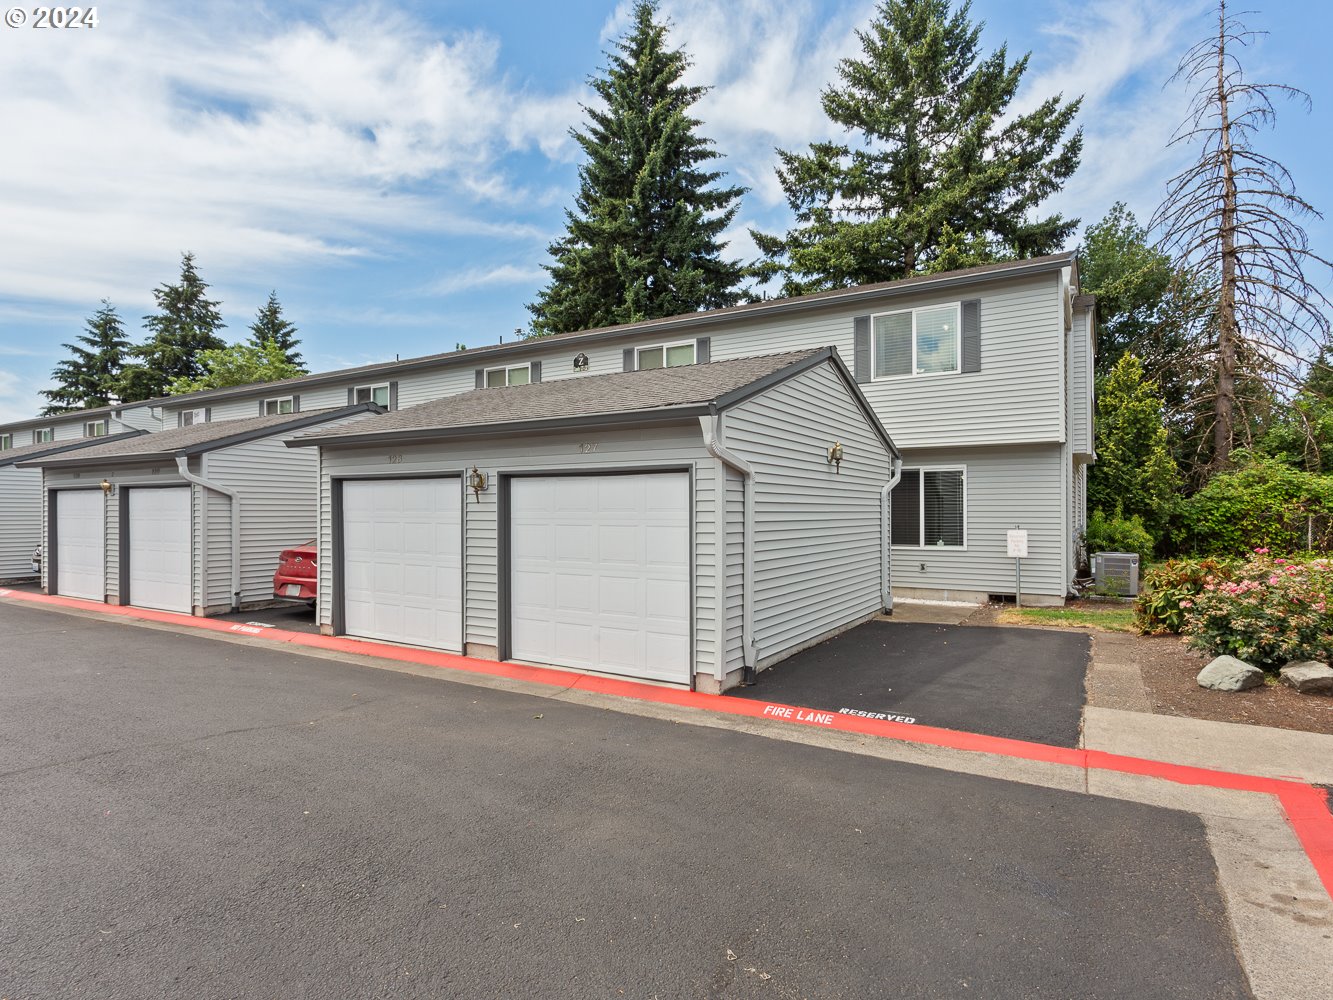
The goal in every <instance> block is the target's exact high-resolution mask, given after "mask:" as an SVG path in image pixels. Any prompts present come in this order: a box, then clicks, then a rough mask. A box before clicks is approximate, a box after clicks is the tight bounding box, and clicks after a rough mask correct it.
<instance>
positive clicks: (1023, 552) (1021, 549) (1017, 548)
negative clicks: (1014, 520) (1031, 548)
mask: <svg viewBox="0 0 1333 1000" xmlns="http://www.w3.org/2000/svg"><path fill="white" fill-rule="evenodd" d="M1008 537H1009V558H1010V559H1026V558H1027V557H1028V533H1027V532H1026V531H1025V530H1024V529H1022V528H1011V529H1010V530H1009V536H1008Z"/></svg>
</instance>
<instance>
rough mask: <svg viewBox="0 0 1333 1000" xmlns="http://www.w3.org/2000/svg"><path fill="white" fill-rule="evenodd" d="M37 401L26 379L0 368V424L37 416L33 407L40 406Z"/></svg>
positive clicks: (37, 398) (34, 392) (36, 396)
mask: <svg viewBox="0 0 1333 1000" xmlns="http://www.w3.org/2000/svg"><path fill="white" fill-rule="evenodd" d="M40 388H45V386H44V385H43V386H41V387H40ZM39 400H40V397H39V396H38V395H37V393H36V391H35V390H34V389H33V388H32V387H31V385H30V384H29V382H28V380H27V379H25V378H23V377H22V376H20V375H18V374H16V373H14V372H11V371H6V370H5V369H3V368H0V424H5V423H9V422H11V421H14V420H30V419H32V418H33V417H35V416H36V415H37V412H38V410H37V409H35V408H34V407H37V406H40V403H39Z"/></svg>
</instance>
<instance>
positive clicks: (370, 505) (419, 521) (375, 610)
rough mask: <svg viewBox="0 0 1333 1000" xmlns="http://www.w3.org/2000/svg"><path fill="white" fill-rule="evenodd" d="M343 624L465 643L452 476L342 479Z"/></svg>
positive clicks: (365, 631) (366, 632)
mask: <svg viewBox="0 0 1333 1000" xmlns="http://www.w3.org/2000/svg"><path fill="white" fill-rule="evenodd" d="M342 493H343V503H342V509H343V618H344V622H343V629H344V631H345V632H347V633H348V634H349V635H359V636H365V637H367V638H371V639H384V640H387V641H390V642H406V643H412V644H414V645H420V646H432V647H435V648H439V649H448V650H454V651H458V650H461V649H462V643H463V630H462V607H463V596H462V588H463V584H462V577H463V557H462V537H461V531H462V529H461V524H462V520H461V519H462V498H461V496H460V489H459V483H458V480H457V479H385V480H366V481H353V482H345V483H343V486H342Z"/></svg>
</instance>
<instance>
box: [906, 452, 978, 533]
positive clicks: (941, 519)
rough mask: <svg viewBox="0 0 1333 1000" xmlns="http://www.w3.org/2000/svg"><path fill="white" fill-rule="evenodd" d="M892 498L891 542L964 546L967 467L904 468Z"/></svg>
mask: <svg viewBox="0 0 1333 1000" xmlns="http://www.w3.org/2000/svg"><path fill="white" fill-rule="evenodd" d="M892 500H893V517H892V524H893V527H892V540H893V544H894V545H907V546H913V547H915V548H943V549H962V548H966V547H967V469H966V468H963V467H956V468H929V469H904V470H903V475H902V478H901V479H900V480H898V485H897V486H895V487H894V488H893V498H892Z"/></svg>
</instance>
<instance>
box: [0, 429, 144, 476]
mask: <svg viewBox="0 0 1333 1000" xmlns="http://www.w3.org/2000/svg"><path fill="white" fill-rule="evenodd" d="M146 433H147V432H146V431H121V432H120V433H119V434H112V435H110V436H109V437H100V438H74V439H71V440H67V441H47V442H46V443H44V444H25V445H20V446H19V447H17V448H6V449H5V450H4V451H0V468H3V467H5V466H6V465H17V464H18V463H19V462H22V461H25V460H27V459H32V458H37V457H38V456H40V455H54V454H57V453H59V452H74V451H82V450H84V449H86V448H92V447H101V446H103V445H107V444H110V443H111V442H113V441H120V440H122V439H126V438H136V437H142V436H144V435H145V434H146Z"/></svg>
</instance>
